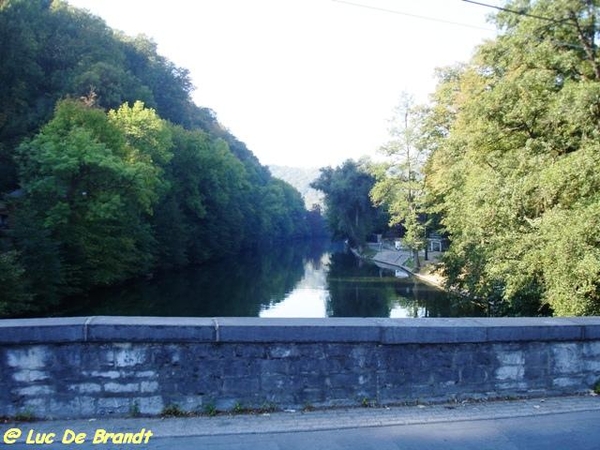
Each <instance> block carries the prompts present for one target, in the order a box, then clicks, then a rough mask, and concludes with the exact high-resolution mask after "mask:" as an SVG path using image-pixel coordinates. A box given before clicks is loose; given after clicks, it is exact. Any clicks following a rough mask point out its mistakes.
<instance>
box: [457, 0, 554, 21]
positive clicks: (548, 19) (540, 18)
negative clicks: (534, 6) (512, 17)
mask: <svg viewBox="0 0 600 450" xmlns="http://www.w3.org/2000/svg"><path fill="white" fill-rule="evenodd" d="M463 2H466V3H472V4H473V5H479V6H483V7H485V8H493V9H497V10H498V11H504V12H508V13H511V14H517V15H519V16H525V17H531V18H533V19H538V20H545V21H546V22H552V23H563V22H564V21H565V20H566V19H563V20H556V19H552V18H551V17H544V16H538V15H537V14H530V13H528V12H526V11H524V10H520V11H519V10H516V9H509V8H503V7H502V6H496V5H488V4H487V3H481V2H476V1H473V0H463Z"/></svg>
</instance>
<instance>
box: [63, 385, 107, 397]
mask: <svg viewBox="0 0 600 450" xmlns="http://www.w3.org/2000/svg"><path fill="white" fill-rule="evenodd" d="M69 389H70V390H73V391H75V392H77V393H78V394H96V393H98V392H101V391H102V385H101V384H99V383H80V384H73V385H71V386H69Z"/></svg>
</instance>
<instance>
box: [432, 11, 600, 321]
mask: <svg viewBox="0 0 600 450" xmlns="http://www.w3.org/2000/svg"><path fill="white" fill-rule="evenodd" d="M512 3H514V4H511V3H509V4H508V7H509V8H510V7H512V8H513V9H515V8H517V9H519V8H521V7H523V6H524V7H525V10H526V11H527V12H529V13H531V14H533V15H537V16H543V17H548V18H551V19H552V20H553V21H552V22H549V21H541V20H539V19H536V18H534V17H531V16H519V15H515V14H511V13H506V12H502V13H499V14H498V15H497V17H496V21H497V23H498V25H499V27H500V28H501V29H502V32H501V35H500V36H499V37H498V38H497V39H496V40H493V41H489V42H487V43H486V44H484V45H482V46H481V47H480V48H479V51H478V52H477V54H476V55H475V57H474V58H473V59H472V60H471V61H470V63H469V64H467V65H465V66H462V67H457V68H452V69H450V70H447V71H446V72H445V73H442V74H441V82H440V84H439V86H438V89H437V91H436V96H435V100H436V102H435V105H434V107H433V108H432V109H431V111H430V113H429V115H428V118H427V124H426V134H427V136H428V139H429V143H430V145H431V148H432V150H433V155H432V157H431V158H430V160H429V161H428V163H427V171H426V173H427V187H428V189H429V192H430V195H431V198H432V200H433V203H434V204H435V209H436V211H438V212H440V213H441V214H442V215H443V222H442V223H443V225H444V226H445V228H446V230H447V231H448V232H449V233H450V235H451V238H452V245H451V248H450V251H449V252H448V254H447V255H446V257H445V263H446V265H445V267H446V274H447V275H448V280H449V284H450V285H451V286H452V287H454V288H455V289H457V290H459V291H460V292H463V293H465V294H467V295H469V296H470V297H471V298H472V299H474V300H477V301H482V302H490V303H494V304H496V305H502V306H500V307H499V308H500V309H499V310H500V311H503V312H510V313H512V314H528V315H531V314H541V313H544V312H545V311H547V309H548V308H550V309H551V310H553V311H554V313H555V314H557V315H585V314H598V313H599V312H600V298H599V296H598V292H599V289H598V280H599V279H600V278H599V276H600V255H599V254H598V249H599V245H598V244H599V240H598V236H599V232H600V229H598V221H597V213H598V204H599V201H600V197H599V196H598V195H599V194H598V193H599V192H600V183H599V182H600V179H599V177H598V171H597V167H598V163H599V162H600V161H598V145H597V142H598V137H599V135H600V134H599V131H600V130H599V128H598V124H599V123H600V122H599V119H600V110H599V109H598V98H600V97H599V95H600V70H599V68H600V62H599V61H598V60H597V58H596V47H595V44H594V39H595V36H596V33H597V30H596V26H597V25H596V23H595V22H594V17H597V15H598V12H599V11H597V9H598V8H597V7H596V6H594V4H593V3H590V2H579V1H574V0H565V1H556V0H540V1H537V2H534V3H531V4H527V5H525V4H524V3H523V2H512Z"/></svg>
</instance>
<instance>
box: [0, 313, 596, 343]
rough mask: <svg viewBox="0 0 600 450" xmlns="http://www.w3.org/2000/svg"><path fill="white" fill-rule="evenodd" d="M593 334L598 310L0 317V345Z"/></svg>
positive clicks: (570, 337) (475, 339)
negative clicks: (504, 314) (512, 314)
mask: <svg viewBox="0 0 600 450" xmlns="http://www.w3.org/2000/svg"><path fill="white" fill-rule="evenodd" d="M594 339H600V317H564V318H561V317H559V318H460V319H453V318H421V319H387V318H323V319H272V318H246V317H222V318H191V317H126V316H116V317H112V316H94V317H68V318H43V319H42V318H39V319H4V320H0V344H12V345H19V344H32V343H38V344H50V343H74V342H90V343H109V342H148V343H161V342H173V343H175V342H196V343H198V342H200V343H269V342H273V343H286V342H288V343H302V342H304V343H306V342H324V343H327V342H331V343H333V342H336V343H360V342H372V343H381V344H442V343H480V342H492V343H493V342H519V341H581V340H594Z"/></svg>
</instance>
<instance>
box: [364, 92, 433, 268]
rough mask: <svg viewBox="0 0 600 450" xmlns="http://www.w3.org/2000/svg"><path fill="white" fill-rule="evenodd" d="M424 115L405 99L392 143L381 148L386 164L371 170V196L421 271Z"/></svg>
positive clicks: (424, 153)
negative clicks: (399, 233) (399, 229)
mask: <svg viewBox="0 0 600 450" xmlns="http://www.w3.org/2000/svg"><path fill="white" fill-rule="evenodd" d="M421 116H422V112H421V111H419V109H417V108H416V107H415V106H414V102H413V100H412V98H410V97H409V96H407V95H404V96H403V98H402V99H401V101H400V104H399V105H398V107H397V110H396V117H395V118H394V121H393V123H394V125H393V127H392V129H391V130H390V134H391V137H392V139H391V140H390V141H389V142H388V143H387V144H386V145H384V146H383V147H382V148H381V152H382V153H384V154H385V155H386V156H387V161H386V162H384V163H379V164H377V165H374V166H373V167H372V168H371V170H372V172H373V175H374V176H375V178H376V180H377V182H376V183H375V185H374V186H373V189H371V192H370V195H371V199H372V200H373V203H374V204H375V205H382V206H385V207H386V208H387V210H388V212H389V214H390V225H402V226H403V228H404V230H405V233H404V238H403V241H404V244H405V245H406V246H407V247H408V248H409V249H411V250H412V251H413V260H414V268H415V269H419V267H420V261H419V253H418V252H419V250H422V249H423V248H425V245H426V242H427V241H426V240H425V239H426V236H425V233H426V223H425V221H424V218H425V211H426V209H425V179H424V176H423V165H424V163H425V159H426V157H427V154H428V152H427V147H426V146H425V143H426V141H425V140H424V139H422V138H421V136H422V132H421V127H422V126H423V124H422V117H421Z"/></svg>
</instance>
